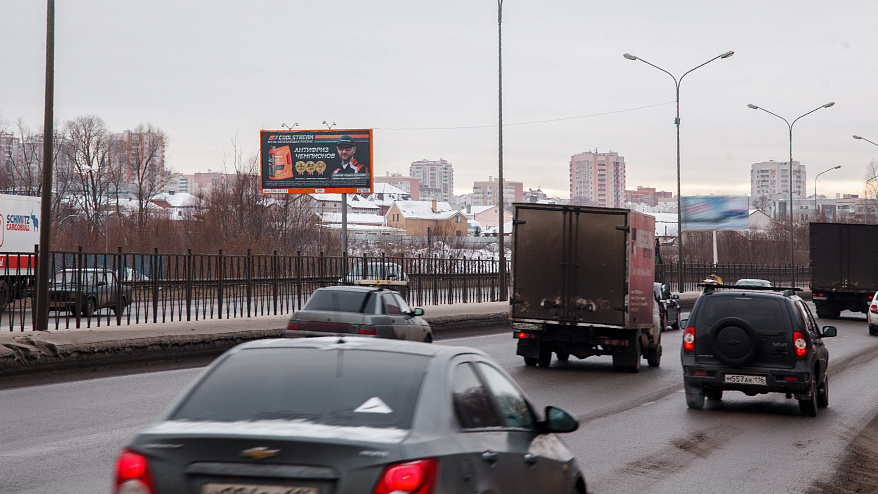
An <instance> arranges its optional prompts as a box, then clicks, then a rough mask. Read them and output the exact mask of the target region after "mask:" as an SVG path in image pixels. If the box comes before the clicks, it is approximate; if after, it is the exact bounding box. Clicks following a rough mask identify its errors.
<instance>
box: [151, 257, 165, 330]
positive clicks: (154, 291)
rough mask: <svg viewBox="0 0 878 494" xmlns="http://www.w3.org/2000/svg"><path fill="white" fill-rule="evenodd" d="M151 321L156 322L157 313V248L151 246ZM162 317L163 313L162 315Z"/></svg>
mask: <svg viewBox="0 0 878 494" xmlns="http://www.w3.org/2000/svg"><path fill="white" fill-rule="evenodd" d="M150 264H151V265H152V272H153V274H154V276H153V277H152V322H158V313H159V276H158V274H159V248H158V247H155V248H153V252H152V262H151V263H150ZM162 316H163V317H164V315H162Z"/></svg>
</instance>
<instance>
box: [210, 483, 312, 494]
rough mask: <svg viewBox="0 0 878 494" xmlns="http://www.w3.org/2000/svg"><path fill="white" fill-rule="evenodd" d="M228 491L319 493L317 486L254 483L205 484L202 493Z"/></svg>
mask: <svg viewBox="0 0 878 494" xmlns="http://www.w3.org/2000/svg"><path fill="white" fill-rule="evenodd" d="M226 492H236V493H237V492H242V493H245V492H246V493H247V494H250V493H251V492H252V493H254V494H255V493H258V494H319V492H320V490H319V489H317V488H316V487H293V486H288V485H252V484H204V485H203V486H201V494H223V493H226Z"/></svg>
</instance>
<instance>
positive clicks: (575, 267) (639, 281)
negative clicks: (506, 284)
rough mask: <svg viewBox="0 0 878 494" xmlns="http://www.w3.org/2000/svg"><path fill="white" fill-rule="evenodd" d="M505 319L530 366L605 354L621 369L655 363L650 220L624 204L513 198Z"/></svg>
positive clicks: (657, 340) (658, 348)
mask: <svg viewBox="0 0 878 494" xmlns="http://www.w3.org/2000/svg"><path fill="white" fill-rule="evenodd" d="M512 229H513V237H512V244H513V248H512V295H511V298H510V304H511V319H512V327H513V336H514V338H516V339H517V340H518V344H517V352H516V353H517V355H521V356H522V357H524V362H525V364H526V365H528V366H536V365H539V366H540V367H548V366H549V365H550V364H551V360H552V355H553V354H554V355H555V356H556V357H557V359H558V360H561V361H566V360H568V359H569V358H570V356H571V355H572V356H575V357H577V358H580V359H582V358H586V357H589V356H594V355H609V356H612V359H613V367H614V368H615V369H616V370H619V371H628V372H639V371H640V364H641V359H642V358H646V360H647V363H648V364H649V365H650V366H651V367H658V366H659V364H660V362H661V356H662V345H661V329H662V328H661V324H660V322H659V317H658V310H657V309H656V307H655V305H656V301H655V298H654V296H653V282H654V278H655V219H654V218H653V217H651V216H649V215H645V214H641V213H638V212H635V211H629V210H627V209H616V208H600V207H588V206H569V205H553V204H515V205H514V213H513V225H512Z"/></svg>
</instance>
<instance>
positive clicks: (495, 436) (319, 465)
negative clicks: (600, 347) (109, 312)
mask: <svg viewBox="0 0 878 494" xmlns="http://www.w3.org/2000/svg"><path fill="white" fill-rule="evenodd" d="M577 427H578V422H577V420H576V419H575V418H574V417H572V416H571V415H569V414H568V413H567V412H565V411H563V410H561V409H559V408H555V407H551V406H548V407H546V408H545V410H544V413H542V414H540V413H538V412H537V410H536V409H535V408H534V406H533V405H532V403H531V401H530V400H529V399H528V398H527V397H526V396H525V395H524V394H523V392H522V391H521V389H520V388H519V387H518V385H517V384H516V383H515V382H514V381H513V380H512V378H510V377H509V376H508V375H507V374H506V373H505V372H504V371H503V370H502V368H500V366H499V365H498V364H497V363H496V362H495V361H494V360H493V359H491V358H490V357H488V356H487V355H486V354H484V353H482V352H481V351H479V350H474V349H471V348H466V347H453V346H442V345H424V344H421V343H414V342H405V341H390V340H377V339H370V338H361V337H344V338H338V337H327V338H308V339H296V340H290V339H283V338H281V339H266V340H259V341H252V342H248V343H244V344H241V345H238V346H237V347H235V348H233V349H232V350H229V351H228V352H226V353H225V354H223V355H222V356H220V357H219V358H218V359H217V360H216V361H214V362H213V363H212V364H211V365H210V366H209V367H208V368H207V369H205V370H204V372H202V374H201V375H200V376H199V377H198V378H196V379H195V381H194V382H193V383H192V384H191V385H190V386H189V388H188V389H187V390H186V391H184V392H183V393H182V394H181V396H180V397H179V398H178V399H177V400H176V402H175V403H174V404H173V405H172V406H171V407H170V409H169V410H168V412H167V413H166V414H165V416H164V417H163V418H162V419H161V421H159V422H158V423H156V424H155V425H153V426H151V427H149V428H148V429H146V430H145V431H143V432H141V433H140V434H138V435H137V436H136V437H135V438H134V439H133V440H132V441H131V442H130V443H129V444H128V445H127V446H126V447H125V448H124V450H123V451H122V453H121V455H120V456H119V458H118V460H117V463H116V480H115V488H114V491H113V492H114V493H116V494H122V493H128V492H136V493H138V494H156V493H162V494H170V493H198V494H219V493H232V492H235V493H237V492H241V493H261V494H281V493H284V494H289V493H295V494H354V493H356V494H364V493H365V494H390V493H393V494H415V493H417V494H458V493H467V492H473V493H485V492H492V493H498V494H499V493H503V494H517V493H520V494H525V493H527V494H533V493H541V494H542V493H545V494H554V493H557V494H562V493H563V494H574V493H576V494H585V492H586V487H585V480H584V478H583V476H582V473H581V471H580V470H579V467H578V465H577V463H576V460H575V458H574V457H573V456H572V455H571V453H570V451H569V450H568V449H567V448H566V447H565V445H564V444H563V442H562V441H561V440H560V439H559V438H558V437H557V436H556V433H562V432H571V431H573V430H575V429H576V428H577Z"/></svg>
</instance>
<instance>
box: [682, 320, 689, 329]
mask: <svg viewBox="0 0 878 494" xmlns="http://www.w3.org/2000/svg"><path fill="white" fill-rule="evenodd" d="M687 326H689V318H686V319H680V327H681V328H685V327H687Z"/></svg>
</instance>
